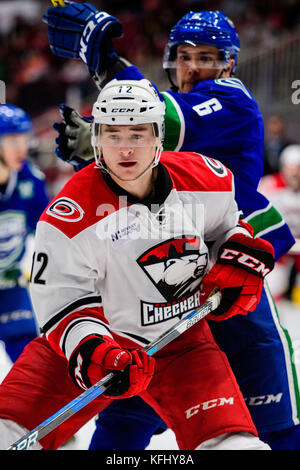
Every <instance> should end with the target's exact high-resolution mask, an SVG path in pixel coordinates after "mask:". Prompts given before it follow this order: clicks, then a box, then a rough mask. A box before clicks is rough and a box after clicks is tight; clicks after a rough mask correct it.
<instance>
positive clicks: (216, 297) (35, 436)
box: [7, 292, 221, 450]
mask: <svg viewBox="0 0 300 470" xmlns="http://www.w3.org/2000/svg"><path fill="white" fill-rule="evenodd" d="M220 301H221V294H220V292H216V293H214V294H213V295H211V296H210V297H209V298H208V300H207V301H206V302H205V303H204V304H203V305H202V306H201V307H200V308H199V309H197V310H193V311H192V312H190V313H189V314H188V315H187V316H186V317H184V318H182V319H181V320H180V321H179V322H178V323H176V325H175V326H173V327H172V328H170V329H169V330H167V331H166V332H165V333H163V334H162V335H161V336H159V337H158V338H157V339H156V340H155V341H153V342H152V343H150V344H148V345H147V346H146V347H145V348H143V349H144V351H146V352H147V354H148V355H149V356H152V355H153V354H155V353H156V352H157V351H159V350H160V349H162V348H163V347H164V346H166V345H167V344H169V343H170V342H171V341H173V340H174V339H175V338H177V337H178V336H180V335H181V334H182V333H184V332H185V331H186V330H188V329H189V328H190V327H191V326H193V325H194V324H195V323H197V322H198V321H199V320H201V319H202V318H204V317H205V316H206V315H207V314H209V313H210V312H212V311H213V310H215V309H216V308H217V307H218V306H219V304H220ZM116 379H118V375H117V374H116V373H115V372H111V373H109V374H107V375H106V376H105V377H103V379H101V380H99V382H97V383H96V384H94V385H93V386H92V387H90V388H89V389H88V390H86V391H85V392H83V393H82V394H81V395H79V396H78V397H77V398H75V399H74V400H72V401H71V402H70V403H68V404H67V405H66V406H64V407H63V408H61V409H60V410H59V411H57V412H56V413H54V414H53V415H52V416H50V418H48V419H46V420H45V421H44V422H43V423H41V424H39V425H38V426H37V427H36V428H34V429H33V430H32V431H29V432H28V433H26V434H25V435H24V436H23V437H21V438H20V439H18V440H17V441H16V442H15V443H14V444H12V445H11V446H10V447H9V448H8V449H7V450H27V449H28V448H29V447H31V446H32V445H33V444H35V443H36V442H37V441H39V440H40V439H42V437H44V436H46V435H47V434H49V433H50V432H51V431H53V430H54V429H55V428H57V427H58V426H59V425H60V424H61V423H63V422H64V421H66V420H67V419H68V418H70V417H71V416H72V415H73V414H75V413H76V412H77V411H79V410H81V409H82V408H83V407H84V406H86V405H88V404H89V403H90V402H91V401H92V400H94V399H95V398H97V397H98V396H99V395H101V394H102V393H105V391H106V390H107V389H108V387H110V386H111V385H113V383H114V382H115V381H116Z"/></svg>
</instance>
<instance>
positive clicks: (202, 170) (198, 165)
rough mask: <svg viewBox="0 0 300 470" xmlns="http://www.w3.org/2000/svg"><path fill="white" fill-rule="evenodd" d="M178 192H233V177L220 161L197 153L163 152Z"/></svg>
mask: <svg viewBox="0 0 300 470" xmlns="http://www.w3.org/2000/svg"><path fill="white" fill-rule="evenodd" d="M161 162H162V163H163V164H164V165H165V166H166V168H167V169H168V171H169V173H170V176H171V178H172V180H173V182H174V186H175V188H176V189H177V190H178V191H219V192H223V191H226V192H227V191H232V184H233V175H232V173H231V171H230V170H229V169H228V168H227V167H226V166H224V165H223V163H221V162H220V161H219V160H215V159H213V158H210V157H207V156H205V155H201V154H200V153H195V152H163V155H162V159H161Z"/></svg>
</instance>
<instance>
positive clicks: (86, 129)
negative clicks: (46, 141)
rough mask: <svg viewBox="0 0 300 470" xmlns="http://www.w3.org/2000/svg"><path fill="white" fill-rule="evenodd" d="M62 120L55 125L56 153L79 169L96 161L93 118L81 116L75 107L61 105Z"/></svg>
mask: <svg viewBox="0 0 300 470" xmlns="http://www.w3.org/2000/svg"><path fill="white" fill-rule="evenodd" d="M60 113H61V116H62V122H60V123H58V122H56V123H55V124H54V125H53V127H54V129H55V130H56V131H57V132H58V137H57V138H56V140H55V142H56V144H57V145H56V149H55V154H56V156H57V157H58V158H60V159H61V160H63V161H65V162H67V163H70V164H71V165H72V166H74V168H75V170H79V169H81V168H83V167H85V166H86V165H89V164H90V163H92V162H93V161H94V152H93V147H92V144H91V123H92V121H93V118H92V117H91V118H88V117H83V116H80V115H79V114H78V113H77V111H75V109H72V108H70V107H69V106H67V105H65V104H61V105H60Z"/></svg>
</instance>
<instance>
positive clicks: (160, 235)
mask: <svg viewBox="0 0 300 470" xmlns="http://www.w3.org/2000/svg"><path fill="white" fill-rule="evenodd" d="M164 109H165V106H164V103H163V102H162V101H161V100H160V98H159V96H158V94H157V92H156V90H155V89H154V87H153V86H152V85H151V83H150V82H149V81H148V80H145V79H144V80H138V81H134V80H132V81H128V80H123V81H122V80H121V81H118V80H114V81H112V82H111V83H109V84H107V85H106V86H105V87H104V88H103V90H102V91H101V93H100V94H99V97H98V100H97V102H96V103H95V104H94V107H93V117H94V120H93V131H92V143H93V148H94V152H95V160H96V165H95V164H94V163H92V164H91V165H88V166H87V167H86V168H84V169H83V170H82V171H80V172H78V173H76V174H75V175H74V176H73V177H72V178H71V180H70V181H69V182H68V183H67V184H66V185H65V187H64V188H63V189H62V191H61V192H60V193H59V194H58V195H57V197H56V198H55V199H54V200H53V201H52V202H51V203H50V204H49V206H48V207H47V209H46V210H45V211H44V213H43V214H42V216H41V218H40V221H39V222H38V225H37V230H36V240H35V250H36V258H35V260H34V263H33V267H32V277H31V284H30V292H31V296H32V301H33V305H34V308H35V311H36V313H37V317H38V322H39V325H40V327H41V328H42V331H43V338H38V339H37V340H34V341H32V342H31V343H30V344H29V345H28V346H27V348H26V349H25V351H24V352H23V354H22V355H21V356H20V358H19V360H18V361H17V362H16V363H15V365H14V367H13V368H12V370H11V371H10V373H9V374H8V375H7V377H6V378H5V380H4V382H3V384H2V385H1V387H0V402H1V404H0V408H1V415H2V416H3V410H4V408H5V406H6V409H10V408H9V405H5V403H4V402H3V401H4V400H5V397H6V401H7V398H8V397H10V396H11V394H12V390H13V385H14V384H15V383H16V382H17V381H20V380H22V376H24V369H25V370H26V374H27V375H28V376H29V379H30V380H28V379H27V381H28V383H29V382H30V383H31V393H30V394H31V395H32V397H31V396H30V397H27V396H26V398H27V400H30V401H31V400H32V403H33V407H32V409H31V414H30V416H27V417H26V419H27V423H28V424H27V425H28V426H29V427H30V428H33V427H34V425H35V423H39V422H42V420H43V417H45V415H46V416H47V414H50V412H51V409H52V408H53V404H54V403H55V406H58V408H59V405H62V404H63V403H67V402H68V401H70V400H71V399H72V398H73V396H74V393H76V390H75V392H74V390H73V389H72V388H71V379H72V381H73V382H74V388H75V389H76V387H79V388H77V390H78V392H79V390H80V389H83V390H85V389H87V388H88V387H90V386H91V385H92V384H94V383H96V382H97V381H98V380H100V379H101V378H102V377H104V376H105V375H106V374H107V373H108V372H109V371H111V370H113V371H120V373H119V380H118V382H117V383H116V384H115V385H112V386H111V387H110V388H109V389H108V390H107V391H106V392H105V394H104V395H101V396H100V397H98V398H97V399H95V400H94V401H93V402H92V403H91V404H90V405H88V406H87V407H86V408H88V407H90V406H91V407H92V409H94V410H95V409H98V411H101V409H103V408H105V407H106V406H107V405H108V404H109V403H111V400H112V399H122V398H126V397H131V396H135V395H139V396H141V397H142V398H143V399H144V400H145V401H146V402H147V403H149V404H150V405H151V406H152V407H153V408H154V409H155V410H156V412H157V413H158V414H159V415H160V416H161V417H162V419H163V420H164V421H165V422H167V424H168V426H169V427H170V428H171V429H172V430H173V431H174V433H175V435H176V439H177V443H178V446H179V448H180V449H183V450H193V449H195V450H206V449H213V450H218V449H219V450H222V449H224V450H225V449H231V450H269V449H270V448H269V446H268V445H266V444H264V443H263V442H262V441H261V440H260V439H259V438H258V437H257V433H256V429H255V426H254V424H253V422H252V419H251V416H250V413H249V411H248V409H247V406H246V404H245V402H244V399H243V396H242V394H241V392H240V389H239V387H238V385H237V383H236V380H235V378H234V375H233V373H232V371H231V368H230V366H229V363H228V361H227V359H226V356H225V354H224V353H223V352H222V351H221V350H220V349H219V348H218V346H217V345H216V343H215V341H214V339H213V337H212V335H211V332H210V329H209V327H208V324H207V322H206V320H205V319H203V320H201V321H200V322H198V323H197V324H196V325H194V326H193V327H192V328H191V329H189V330H188V331H186V332H185V333H184V334H182V335H181V336H180V337H178V338H177V339H176V340H174V341H173V342H172V343H170V344H169V345H167V346H166V347H165V348H163V350H162V351H161V352H159V353H157V355H156V357H155V359H154V358H153V357H152V356H147V354H146V352H145V351H142V350H141V348H142V347H143V346H145V345H146V344H148V343H149V342H150V341H152V340H154V339H155V338H157V337H159V336H160V335H161V334H162V333H163V332H165V331H166V330H167V329H168V328H170V327H172V326H173V325H175V324H176V322H178V319H179V318H180V317H181V315H182V314H184V313H185V312H188V311H190V310H192V309H194V308H196V307H197V305H199V304H200V303H202V302H204V301H205V299H206V298H207V297H208V296H209V294H210V293H211V292H212V290H213V289H214V288H218V289H219V290H220V292H221V294H222V298H221V303H220V305H219V307H217V309H216V310H214V311H212V312H211V313H210V314H209V315H210V318H211V320H212V321H218V322H221V321H223V320H225V319H227V318H229V317H231V316H234V315H237V314H240V315H246V314H247V313H248V311H249V310H253V309H254V308H255V307H256V305H257V303H258V302H259V299H260V295H261V291H262V285H263V278H264V276H265V275H266V274H267V273H268V272H270V271H271V270H272V269H273V265H274V250H273V247H272V245H271V244H270V243H269V242H267V241H265V240H262V239H260V238H253V237H252V236H251V230H250V231H249V226H248V224H246V223H244V222H242V221H240V212H239V210H238V207H237V204H236V202H235V199H234V193H235V188H234V178H233V175H232V173H231V172H230V171H229V170H228V169H227V168H226V167H225V166H223V165H222V164H219V165H218V166H217V169H218V171H216V167H215V165H214V161H211V160H210V159H209V158H208V157H205V156H201V155H199V154H198V155H196V154H193V153H190V154H188V153H179V152H162V146H161V144H162V139H163V127H164ZM39 255H42V256H41V258H40V259H39V257H38V256H39ZM116 289H117V291H116ZM170 306H172V308H171V310H170ZM25 364H26V367H24V365H25ZM121 371H122V372H121ZM70 377H71V379H70ZM32 384H36V385H35V386H32ZM49 385H50V388H48V387H49ZM45 390H46V393H45ZM78 392H77V393H78ZM222 397H224V398H222ZM219 401H220V403H219ZM36 403H39V406H38V407H36V406H35V405H34V404H36ZM14 405H15V408H17V407H21V408H22V406H23V407H24V405H23V404H22V403H18V404H17V402H16V401H15V397H14ZM25 406H27V404H25ZM86 408H83V409H82V410H81V411H82V413H78V414H77V413H76V415H79V416H81V425H82V424H84V421H85V420H86V419H87V418H88V413H86ZM10 413H11V414H13V412H12V410H11V409H10ZM75 419H76V418H75ZM78 419H80V418H78V416H77V420H78ZM6 424H7V422H6ZM79 424H80V422H78V421H77V426H78V425H79ZM23 425H24V422H23ZM1 426H2V429H1V433H0V436H2V435H3V434H6V432H5V431H3V426H5V422H4V420H3V419H2V420H1ZM8 428H9V425H8V427H7V429H8ZM75 430H76V426H74V418H73V416H71V418H69V419H68V420H67V421H65V422H64V423H63V424H62V425H61V426H59V427H58V428H57V429H56V431H55V441H53V439H52V438H51V434H52V433H50V434H48V435H47V436H45V437H44V438H43V439H42V440H41V444H42V445H43V447H44V448H45V449H51V448H56V447H57V446H58V445H59V443H62V442H64V441H65V440H66V438H67V437H69V436H70V435H72V434H73V433H74V431H75ZM0 439H1V437H0Z"/></svg>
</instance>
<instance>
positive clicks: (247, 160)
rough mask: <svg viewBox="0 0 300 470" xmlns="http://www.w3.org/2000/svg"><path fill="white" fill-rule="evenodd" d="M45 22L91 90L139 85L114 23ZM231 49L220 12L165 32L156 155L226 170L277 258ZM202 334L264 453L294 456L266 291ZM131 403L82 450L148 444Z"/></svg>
mask: <svg viewBox="0 0 300 470" xmlns="http://www.w3.org/2000/svg"><path fill="white" fill-rule="evenodd" d="M45 19H46V22H47V23H48V25H49V42H50V46H51V49H52V51H53V52H54V53H55V54H56V55H59V56H62V57H73V58H79V59H81V60H83V62H84V63H85V64H86V65H87V67H88V69H89V71H90V73H91V75H92V76H93V78H94V79H95V81H96V83H97V84H98V86H99V87H100V88H101V86H103V84H104V83H107V81H109V80H110V79H112V78H119V79H122V78H143V75H142V74H141V72H140V71H139V70H138V69H137V68H136V67H135V66H133V65H131V64H129V63H128V62H127V61H126V60H125V59H124V58H122V57H119V56H118V54H117V52H116V50H115V48H114V46H113V42H112V38H113V37H119V36H121V35H122V27H121V24H120V22H119V21H118V20H117V19H116V18H114V17H112V16H110V15H109V14H107V13H105V12H98V11H97V10H95V8H94V7H93V6H92V5H90V4H85V3H83V4H80V5H79V4H76V3H75V2H67V5H66V7H59V8H51V9H49V10H48V13H47V15H46V17H45ZM65 22H68V28H67V29H66V28H65V27H64V23H65ZM72 22H73V24H74V28H72V27H71V25H72ZM239 48H240V43H239V39H238V35H237V32H236V30H235V28H234V26H233V24H232V22H231V21H230V20H229V19H228V18H227V17H226V16H225V15H224V14H223V13H222V12H209V11H203V12H190V13H188V14H187V15H185V16H184V17H183V18H182V19H181V20H180V21H179V22H178V23H177V24H176V25H175V26H174V28H173V29H172V31H171V33H170V37H169V41H168V44H167V46H166V50H165V54H164V68H165V69H166V70H167V72H168V74H169V77H170V79H171V81H172V86H171V90H170V91H167V92H163V93H161V95H160V96H161V98H162V99H163V100H164V101H165V104H166V115H165V128H166V132H165V139H164V149H166V150H174V149H175V150H187V151H195V152H202V153H204V154H207V155H210V156H213V157H214V158H216V159H218V160H220V161H221V162H223V163H224V164H225V165H226V166H228V167H229V168H230V169H231V171H232V172H233V173H234V175H235V183H236V199H237V202H238V206H239V208H240V209H241V210H242V211H243V213H244V216H245V217H246V220H247V221H248V222H249V223H251V224H252V226H253V228H254V233H255V235H256V236H260V234H261V236H262V237H263V238H265V239H267V240H268V241H270V242H271V243H272V244H273V247H274V249H275V256H276V259H279V258H280V257H281V256H282V255H283V254H285V253H286V252H287V251H288V250H289V249H290V248H291V246H292V245H293V243H294V239H293V237H292V235H291V232H290V230H289V228H288V226H287V225H286V224H285V222H284V220H283V219H282V217H281V215H280V214H279V212H278V211H277V210H276V209H275V208H274V207H273V206H272V205H271V204H269V201H268V200H267V199H266V198H264V197H263V196H262V194H260V193H258V192H257V185H258V182H259V180H260V178H261V176H262V173H263V146H264V137H263V135H264V132H263V121H262V116H261V113H260V111H259V109H258V106H257V104H256V102H255V99H254V98H253V96H252V95H251V93H250V91H249V90H248V89H247V88H246V86H245V85H244V84H243V83H242V82H241V81H240V80H238V79H236V78H233V77H232V75H233V74H234V73H235V70H236V66H237V56H238V52H239ZM62 114H63V118H64V121H63V123H60V124H58V125H56V129H57V130H58V131H59V137H58V139H57V144H58V146H57V155H58V156H59V157H61V158H63V159H64V160H67V161H69V162H70V163H72V164H73V165H74V166H78V165H80V164H81V165H82V166H83V165H84V164H85V163H87V162H89V161H90V158H91V153H92V152H91V148H90V144H89V138H88V134H89V123H88V122H87V121H88V119H86V118H81V117H80V116H79V115H78V113H76V111H75V110H72V109H70V108H68V107H66V106H63V107H62ZM215 165H216V171H217V167H218V163H217V162H216V163H215ZM211 328H212V331H213V333H214V336H215V338H216V340H217V342H218V344H219V346H220V347H221V349H222V350H224V351H225V352H226V354H227V356H228V358H229V361H230V364H231V366H232V368H233V370H234V373H235V375H236V377H237V380H238V383H239V385H240V387H241V389H242V392H243V395H244V397H245V400H246V403H247V405H248V407H249V410H250V412H251V415H252V418H253V420H254V422H255V424H256V427H257V428H258V431H259V434H260V435H261V436H262V437H263V439H264V440H267V441H268V442H269V443H270V445H271V446H272V448H274V449H280V448H284V449H299V448H300V437H299V405H298V401H297V397H298V385H297V381H294V372H295V368H294V363H293V361H292V354H293V351H292V350H291V349H290V345H291V341H290V338H289V335H288V332H287V331H286V330H283V329H282V328H281V326H280V324H279V323H278V321H277V313H276V309H275V306H274V303H273V301H272V298H271V296H270V293H269V291H268V288H267V286H266V285H265V289H264V290H263V294H262V298H261V301H260V304H259V305H258V307H257V308H256V310H255V311H254V312H251V313H250V314H249V315H247V316H246V317H235V318H232V319H230V320H228V321H226V322H225V323H214V324H213V325H211ZM257 397H259V398H257ZM137 401H138V400H137V399H136V398H132V399H130V400H126V401H125V400H122V401H117V402H114V403H113V404H112V405H111V406H110V407H108V408H107V409H106V410H105V411H104V412H103V413H102V414H101V415H100V417H99V420H98V422H97V428H96V432H95V434H94V436H93V440H92V444H91V449H102V448H106V449H107V448H111V449H118V448H120V449H124V448H126V449H131V448H132V449H140V448H145V447H146V446H147V445H148V443H149V441H150V438H151V436H152V435H153V432H154V431H155V430H156V429H160V428H162V429H163V427H162V426H163V423H161V421H160V420H158V421H157V420H156V419H155V414H153V412H151V410H149V408H148V407H147V406H146V405H143V404H142V402H141V401H140V400H139V405H140V408H139V411H138V412H137V403H136V402H137ZM123 429H124V432H122V430H123ZM116 430H118V432H116ZM110 446H111V447H110Z"/></svg>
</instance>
